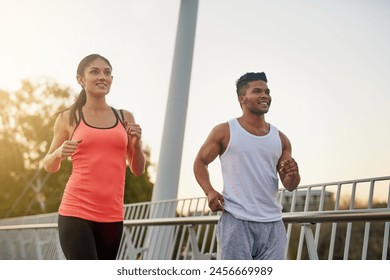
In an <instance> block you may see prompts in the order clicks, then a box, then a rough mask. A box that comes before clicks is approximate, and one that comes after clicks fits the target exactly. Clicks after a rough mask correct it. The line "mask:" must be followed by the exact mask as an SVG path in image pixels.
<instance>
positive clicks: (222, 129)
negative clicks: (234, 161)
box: [211, 122, 229, 136]
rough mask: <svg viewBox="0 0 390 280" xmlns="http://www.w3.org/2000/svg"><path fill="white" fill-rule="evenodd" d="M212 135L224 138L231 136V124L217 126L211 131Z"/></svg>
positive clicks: (225, 123)
mask: <svg viewBox="0 0 390 280" xmlns="http://www.w3.org/2000/svg"><path fill="white" fill-rule="evenodd" d="M211 134H213V135H215V136H224V135H226V134H229V124H228V123H227V122H224V123H220V124H217V125H216V126H214V128H213V129H212V130H211Z"/></svg>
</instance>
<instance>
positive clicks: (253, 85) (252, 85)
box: [249, 80, 268, 89]
mask: <svg viewBox="0 0 390 280" xmlns="http://www.w3.org/2000/svg"><path fill="white" fill-rule="evenodd" d="M249 87H250V88H261V89H268V85H267V83H266V82H264V81H261V80H257V81H252V82H249Z"/></svg>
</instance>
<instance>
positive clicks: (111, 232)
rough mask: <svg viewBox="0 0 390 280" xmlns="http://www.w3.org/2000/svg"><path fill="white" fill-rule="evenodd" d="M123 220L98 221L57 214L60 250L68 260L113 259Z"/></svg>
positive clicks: (120, 236)
mask: <svg viewBox="0 0 390 280" xmlns="http://www.w3.org/2000/svg"><path fill="white" fill-rule="evenodd" d="M122 232H123V222H114V223H99V222H92V221H88V220H84V219H80V218H75V217H68V216H61V215H59V216H58V233H59V237H60V243H61V248H62V251H63V252H64V255H65V257H66V258H67V259H68V260H115V259H116V256H117V254H118V249H119V245H120V242H121V238H122Z"/></svg>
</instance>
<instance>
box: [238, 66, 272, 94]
mask: <svg viewBox="0 0 390 280" xmlns="http://www.w3.org/2000/svg"><path fill="white" fill-rule="evenodd" d="M253 81H264V82H266V83H267V82H268V81H267V76H266V75H265V73H264V72H256V73H255V72H249V73H246V74H245V75H242V76H241V77H240V78H239V79H238V80H237V81H236V92H237V95H238V96H239V95H242V94H243V91H242V89H244V92H245V90H246V88H247V86H248V83H249V82H253Z"/></svg>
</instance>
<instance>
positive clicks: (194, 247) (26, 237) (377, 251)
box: [0, 177, 390, 260]
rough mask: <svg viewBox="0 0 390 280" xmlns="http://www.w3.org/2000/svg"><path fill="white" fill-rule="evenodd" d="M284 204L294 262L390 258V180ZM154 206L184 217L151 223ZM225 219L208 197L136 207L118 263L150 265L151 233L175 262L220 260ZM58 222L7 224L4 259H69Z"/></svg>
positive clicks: (304, 191) (318, 189) (130, 210)
mask: <svg viewBox="0 0 390 280" xmlns="http://www.w3.org/2000/svg"><path fill="white" fill-rule="evenodd" d="M279 197H280V201H281V203H282V205H283V206H284V213H283V220H284V222H285V225H286V230H287V237H288V244H289V246H288V251H287V252H286V258H287V259H329V260H332V259H344V260H348V259H362V260H365V259H382V260H388V259H390V249H389V229H390V222H389V221H390V199H389V197H390V177H378V178H370V179H359V180H350V181H342V182H335V183H326V184H316V185H307V186H300V187H298V189H297V190H295V191H294V192H291V193H290V192H287V191H285V190H284V189H281V190H280V196H279ZM153 207H154V209H157V210H158V211H159V212H160V213H165V212H166V213H170V212H171V210H172V209H174V210H175V211H176V216H175V217H167V218H155V219H153V218H150V213H151V209H152V208H153ZM219 215H220V213H212V212H210V211H209V210H208V206H207V201H206V199H205V198H193V199H179V200H170V201H161V202H154V203H151V202H145V203H136V204H128V205H126V206H125V222H124V225H125V228H124V233H123V237H122V242H121V246H120V250H119V253H118V259H144V258H147V253H148V251H149V250H150V248H149V247H148V246H149V245H148V242H147V240H146V238H145V236H146V233H147V232H148V230H149V229H151V228H158V229H161V235H164V234H165V233H166V232H167V234H168V236H167V237H168V238H169V239H170V240H171V241H172V242H170V244H171V245H170V246H169V247H167V248H164V250H168V252H169V255H170V259H173V260H180V259H215V258H216V252H217V241H216V234H215V231H216V223H217V222H218V218H219ZM56 221H57V213H52V214H46V215H37V216H31V217H23V218H14V219H5V220H0V259H64V256H63V254H62V251H61V248H60V246H59V241H58V234H57V223H56ZM167 228H169V229H170V230H169V231H164V230H163V229H167Z"/></svg>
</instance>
